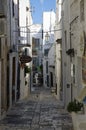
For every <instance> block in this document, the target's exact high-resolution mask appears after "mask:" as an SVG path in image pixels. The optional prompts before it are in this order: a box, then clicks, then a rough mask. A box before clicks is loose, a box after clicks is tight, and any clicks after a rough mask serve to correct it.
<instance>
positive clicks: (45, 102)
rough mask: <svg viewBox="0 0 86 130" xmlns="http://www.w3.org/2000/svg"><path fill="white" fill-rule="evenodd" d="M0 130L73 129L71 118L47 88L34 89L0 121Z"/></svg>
mask: <svg viewBox="0 0 86 130" xmlns="http://www.w3.org/2000/svg"><path fill="white" fill-rule="evenodd" d="M0 130H73V128H72V119H71V117H70V115H69V114H68V113H67V112H66V111H65V110H64V109H63V105H62V103H61V102H58V101H57V100H56V99H55V97H54V96H53V95H52V94H51V93H50V91H49V90H42V89H40V88H39V89H36V91H34V92H33V94H32V95H31V96H30V97H29V98H28V99H27V100H26V99H25V100H23V101H19V102H17V103H16V104H15V105H14V106H13V107H12V109H11V110H10V111H9V112H8V113H7V116H6V117H5V118H4V119H3V120H1V121H0Z"/></svg>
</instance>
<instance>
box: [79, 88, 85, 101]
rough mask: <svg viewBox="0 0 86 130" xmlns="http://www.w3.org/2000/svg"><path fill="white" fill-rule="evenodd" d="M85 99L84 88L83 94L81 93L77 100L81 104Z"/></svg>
mask: <svg viewBox="0 0 86 130" xmlns="http://www.w3.org/2000/svg"><path fill="white" fill-rule="evenodd" d="M85 97H86V87H84V88H83V89H82V90H81V92H80V94H79V96H78V98H77V100H78V101H79V102H81V101H83V100H84V98H85Z"/></svg>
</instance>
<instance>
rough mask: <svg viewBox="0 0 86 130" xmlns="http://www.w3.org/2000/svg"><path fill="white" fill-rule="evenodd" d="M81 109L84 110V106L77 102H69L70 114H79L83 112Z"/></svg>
mask: <svg viewBox="0 0 86 130" xmlns="http://www.w3.org/2000/svg"><path fill="white" fill-rule="evenodd" d="M81 108H83V104H82V103H80V102H78V101H76V100H74V101H71V102H69V104H68V106H67V110H68V112H78V111H81Z"/></svg>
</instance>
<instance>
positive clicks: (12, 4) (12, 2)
mask: <svg viewBox="0 0 86 130" xmlns="http://www.w3.org/2000/svg"><path fill="white" fill-rule="evenodd" d="M12 13H13V17H14V1H13V0H12Z"/></svg>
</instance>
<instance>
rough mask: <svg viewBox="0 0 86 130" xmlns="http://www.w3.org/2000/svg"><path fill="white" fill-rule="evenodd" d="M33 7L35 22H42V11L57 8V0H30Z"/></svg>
mask: <svg viewBox="0 0 86 130" xmlns="http://www.w3.org/2000/svg"><path fill="white" fill-rule="evenodd" d="M30 3H31V6H32V8H33V11H32V16H33V23H34V24H42V14H43V13H42V12H43V11H51V10H54V11H55V8H56V0H30Z"/></svg>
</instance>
